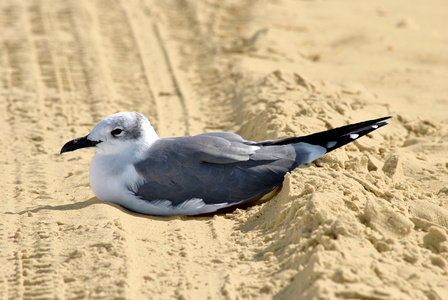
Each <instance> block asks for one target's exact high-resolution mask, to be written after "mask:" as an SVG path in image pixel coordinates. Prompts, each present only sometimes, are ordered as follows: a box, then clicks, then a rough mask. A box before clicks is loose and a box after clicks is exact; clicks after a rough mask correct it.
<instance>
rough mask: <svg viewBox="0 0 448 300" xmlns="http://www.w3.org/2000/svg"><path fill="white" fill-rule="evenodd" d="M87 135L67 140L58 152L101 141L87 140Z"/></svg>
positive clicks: (88, 145) (93, 144) (92, 144)
mask: <svg viewBox="0 0 448 300" xmlns="http://www.w3.org/2000/svg"><path fill="white" fill-rule="evenodd" d="M87 137H88V135H86V136H83V137H80V138H77V139H74V140H71V141H70V142H67V143H66V144H65V145H64V147H62V149H61V153H60V154H62V153H65V152H70V151H75V150H78V149H81V148H88V147H95V146H96V144H98V143H101V141H92V140H89V139H88V138H87Z"/></svg>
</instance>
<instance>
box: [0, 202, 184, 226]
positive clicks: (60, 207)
mask: <svg viewBox="0 0 448 300" xmlns="http://www.w3.org/2000/svg"><path fill="white" fill-rule="evenodd" d="M92 205H108V206H111V207H113V208H116V209H118V210H120V211H121V212H123V213H125V214H128V215H130V216H133V217H138V218H145V219H151V220H159V221H170V220H176V219H177V220H179V219H181V220H187V219H188V218H192V217H188V216H180V215H173V216H152V215H145V214H140V213H137V212H134V211H131V210H128V209H126V208H124V207H122V206H120V205H118V204H115V203H112V202H105V201H101V200H99V199H98V198H96V197H92V198H90V199H88V200H85V201H81V202H76V203H70V204H62V205H44V206H40V207H36V208H33V209H25V210H22V211H20V212H5V214H7V215H24V214H27V213H33V214H35V213H39V212H40V211H45V210H50V211H70V210H81V209H84V208H86V207H89V206H92Z"/></svg>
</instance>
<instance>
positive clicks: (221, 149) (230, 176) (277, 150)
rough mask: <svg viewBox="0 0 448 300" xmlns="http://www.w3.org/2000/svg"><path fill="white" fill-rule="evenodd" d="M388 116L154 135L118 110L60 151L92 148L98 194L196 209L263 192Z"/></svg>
mask: <svg viewBox="0 0 448 300" xmlns="http://www.w3.org/2000/svg"><path fill="white" fill-rule="evenodd" d="M389 118H391V117H383V118H379V119H375V120H370V121H364V122H360V123H356V124H352V125H346V126H342V127H339V128H335V129H331V130H328V131H322V132H318V133H314V134H310V135H306V136H299V137H288V138H283V139H276V140H266V141H261V142H252V141H247V140H244V139H243V138H242V137H241V136H239V135H238V134H235V133H230V132H207V133H202V134H198V135H194V136H183V137H173V138H159V136H158V135H157V133H156V132H155V130H154V128H153V127H152V126H151V123H150V122H149V121H148V119H147V118H146V117H144V116H143V115H142V114H140V113H138V112H119V113H116V114H113V115H111V116H108V117H106V118H104V119H103V120H101V121H100V122H98V124H96V125H95V127H94V128H93V130H92V131H91V132H90V133H89V134H88V135H86V136H84V137H80V138H77V139H74V140H71V141H69V142H67V143H66V144H65V145H64V146H63V147H62V149H61V152H60V153H61V154H62V153H65V152H69V151H74V150H77V149H81V148H90V149H94V150H96V153H95V155H94V157H93V159H92V162H91V165H90V172H89V179H90V186H91V187H92V190H93V193H94V194H95V196H96V197H97V198H98V199H100V200H102V201H109V202H113V203H116V204H119V205H120V206H122V207H125V208H127V209H129V210H131V211H134V212H138V213H142V214H148V215H198V214H205V213H212V212H215V211H217V210H218V209H222V208H225V207H230V206H234V205H237V204H240V203H243V202H247V201H250V200H253V199H257V198H260V197H261V196H263V195H265V194H267V193H268V192H270V191H272V190H273V189H275V188H276V187H277V186H279V185H281V184H282V182H283V180H284V176H285V175H286V174H287V173H288V172H291V171H292V170H294V169H295V168H297V167H298V166H299V165H301V164H305V163H310V162H312V161H314V160H315V159H317V158H319V157H321V156H323V155H324V154H326V153H328V152H330V151H333V150H334V149H337V148H339V147H341V146H343V145H345V144H348V143H350V142H353V141H355V140H357V139H358V138H360V137H362V136H364V135H366V134H368V133H369V132H371V131H374V130H376V129H378V128H380V127H382V126H384V125H386V124H388V123H387V122H383V121H384V120H387V119H389Z"/></svg>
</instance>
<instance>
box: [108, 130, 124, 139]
mask: <svg viewBox="0 0 448 300" xmlns="http://www.w3.org/2000/svg"><path fill="white" fill-rule="evenodd" d="M122 132H123V129H121V128H115V129H114V130H112V131H111V132H110V134H112V136H114V137H117V136H119V135H120V134H121V133H122Z"/></svg>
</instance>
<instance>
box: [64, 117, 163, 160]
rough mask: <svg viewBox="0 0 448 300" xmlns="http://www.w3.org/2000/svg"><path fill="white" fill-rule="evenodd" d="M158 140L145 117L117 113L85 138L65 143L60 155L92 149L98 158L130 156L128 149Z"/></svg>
mask: <svg viewBox="0 0 448 300" xmlns="http://www.w3.org/2000/svg"><path fill="white" fill-rule="evenodd" d="M158 138H159V137H158V136H157V134H156V132H155V131H154V128H153V127H152V126H151V123H150V122H149V121H148V119H146V118H145V116H143V115H142V114H140V113H137V112H119V113H116V114H113V115H111V116H108V117H106V118H104V119H102V120H101V121H99V122H98V124H96V125H95V127H93V129H92V131H91V132H90V133H89V134H88V135H86V136H85V137H81V138H77V139H74V140H72V141H69V142H68V143H66V144H65V145H64V146H63V147H62V149H61V154H62V153H64V152H69V151H74V150H77V149H81V148H91V149H95V150H96V151H97V153H98V154H101V155H113V154H120V153H129V154H130V152H129V151H131V150H136V151H138V150H143V149H146V148H147V147H148V146H150V145H151V144H152V143H153V142H154V141H155V140H157V139H158Z"/></svg>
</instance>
